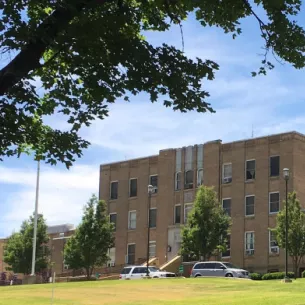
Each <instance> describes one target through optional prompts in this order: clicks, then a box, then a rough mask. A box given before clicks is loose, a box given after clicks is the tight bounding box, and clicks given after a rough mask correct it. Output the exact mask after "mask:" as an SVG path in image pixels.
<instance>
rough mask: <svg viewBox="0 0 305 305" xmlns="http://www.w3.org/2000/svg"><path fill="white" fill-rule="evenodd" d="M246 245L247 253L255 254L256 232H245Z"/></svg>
mask: <svg viewBox="0 0 305 305" xmlns="http://www.w3.org/2000/svg"><path fill="white" fill-rule="evenodd" d="M245 246H246V254H247V255H253V254H254V232H246V233H245Z"/></svg>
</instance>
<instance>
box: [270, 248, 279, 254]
mask: <svg viewBox="0 0 305 305" xmlns="http://www.w3.org/2000/svg"><path fill="white" fill-rule="evenodd" d="M270 252H271V253H272V254H279V252H280V248H279V247H278V246H275V247H271V248H270Z"/></svg>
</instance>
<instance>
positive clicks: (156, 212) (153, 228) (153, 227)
mask: <svg viewBox="0 0 305 305" xmlns="http://www.w3.org/2000/svg"><path fill="white" fill-rule="evenodd" d="M151 210H156V225H155V226H154V227H151V226H150V211H151ZM148 227H149V228H150V229H155V228H156V227H157V208H149V211H148Z"/></svg>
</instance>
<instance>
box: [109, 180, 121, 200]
mask: <svg viewBox="0 0 305 305" xmlns="http://www.w3.org/2000/svg"><path fill="white" fill-rule="evenodd" d="M118 188H119V182H118V181H112V182H111V183H110V199H111V200H113V199H118Z"/></svg>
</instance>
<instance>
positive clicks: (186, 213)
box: [184, 203, 193, 223]
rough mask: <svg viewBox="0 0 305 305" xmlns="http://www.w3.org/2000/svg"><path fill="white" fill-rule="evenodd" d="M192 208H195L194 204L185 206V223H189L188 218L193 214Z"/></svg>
mask: <svg viewBox="0 0 305 305" xmlns="http://www.w3.org/2000/svg"><path fill="white" fill-rule="evenodd" d="M192 208H193V204H192V203H191V204H185V205H184V223H187V218H188V215H189V213H190V212H191V210H192Z"/></svg>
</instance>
